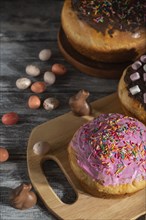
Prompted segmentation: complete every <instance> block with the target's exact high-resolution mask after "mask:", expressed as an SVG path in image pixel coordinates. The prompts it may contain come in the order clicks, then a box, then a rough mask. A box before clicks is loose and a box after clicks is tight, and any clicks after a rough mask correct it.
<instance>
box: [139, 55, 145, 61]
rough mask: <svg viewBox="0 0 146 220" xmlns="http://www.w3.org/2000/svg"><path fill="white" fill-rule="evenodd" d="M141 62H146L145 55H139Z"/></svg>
mask: <svg viewBox="0 0 146 220" xmlns="http://www.w3.org/2000/svg"><path fill="white" fill-rule="evenodd" d="M140 60H141V62H143V63H146V55H142V56H141V57H140Z"/></svg>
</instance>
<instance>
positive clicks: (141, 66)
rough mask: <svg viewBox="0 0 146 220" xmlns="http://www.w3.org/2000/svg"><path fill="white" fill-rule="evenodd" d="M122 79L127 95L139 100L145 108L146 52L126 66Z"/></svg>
mask: <svg viewBox="0 0 146 220" xmlns="http://www.w3.org/2000/svg"><path fill="white" fill-rule="evenodd" d="M124 80H125V82H126V84H127V88H128V91H129V96H132V97H133V98H135V99H137V100H138V101H140V103H141V104H142V105H143V106H144V108H145V109H146V54H144V55H142V56H141V57H140V58H139V60H137V61H135V62H134V63H133V64H132V65H131V66H130V67H129V68H128V70H127V73H126V75H125V78H124Z"/></svg>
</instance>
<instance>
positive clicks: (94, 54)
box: [61, 0, 146, 63]
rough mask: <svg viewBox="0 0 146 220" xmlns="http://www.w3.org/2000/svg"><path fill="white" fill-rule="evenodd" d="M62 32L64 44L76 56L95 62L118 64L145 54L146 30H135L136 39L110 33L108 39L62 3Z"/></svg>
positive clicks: (106, 35) (128, 33)
mask: <svg viewBox="0 0 146 220" xmlns="http://www.w3.org/2000/svg"><path fill="white" fill-rule="evenodd" d="M61 22H62V27H63V30H64V32H65V34H66V36H67V38H68V41H69V42H70V43H71V45H72V46H73V47H74V49H76V50H77V51H78V52H79V53H80V54H82V55H84V56H86V57H88V58H90V59H93V60H95V61H98V62H107V63H108V62H109V63H119V62H128V61H132V60H135V59H136V58H138V57H139V56H140V55H141V54H143V53H144V52H145V50H146V41H145V36H146V30H145V29H144V28H142V29H141V30H139V32H138V35H140V36H139V37H138V38H134V37H133V35H132V33H131V32H128V31H127V32H125V31H119V30H114V32H113V35H112V37H111V36H110V35H109V33H108V29H107V30H106V31H105V34H103V33H102V32H99V31H97V30H96V29H94V28H93V27H92V26H90V25H89V24H88V23H87V22H85V21H84V20H81V19H79V17H78V16H77V13H76V11H74V10H73V8H72V5H71V0H66V1H65V2H64V6H63V9H62V13H61Z"/></svg>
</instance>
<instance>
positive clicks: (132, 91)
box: [129, 85, 141, 95]
mask: <svg viewBox="0 0 146 220" xmlns="http://www.w3.org/2000/svg"><path fill="white" fill-rule="evenodd" d="M129 91H130V93H131V94H132V95H136V94H137V93H139V92H140V91H141V90H140V88H139V86H138V85H136V86H133V87H131V88H130V89H129Z"/></svg>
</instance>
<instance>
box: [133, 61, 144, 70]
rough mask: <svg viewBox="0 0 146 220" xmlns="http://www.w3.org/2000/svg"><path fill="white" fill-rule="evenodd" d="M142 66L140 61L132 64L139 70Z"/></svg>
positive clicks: (134, 68)
mask: <svg viewBox="0 0 146 220" xmlns="http://www.w3.org/2000/svg"><path fill="white" fill-rule="evenodd" d="M141 66H142V63H141V62H140V61H136V62H134V63H133V64H132V65H131V67H132V69H133V70H138V69H139V68H140V67H141Z"/></svg>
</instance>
